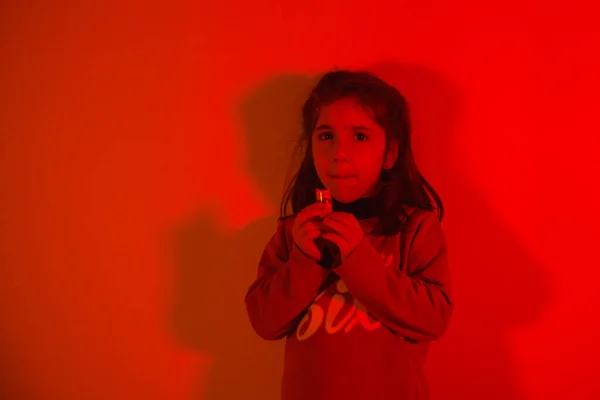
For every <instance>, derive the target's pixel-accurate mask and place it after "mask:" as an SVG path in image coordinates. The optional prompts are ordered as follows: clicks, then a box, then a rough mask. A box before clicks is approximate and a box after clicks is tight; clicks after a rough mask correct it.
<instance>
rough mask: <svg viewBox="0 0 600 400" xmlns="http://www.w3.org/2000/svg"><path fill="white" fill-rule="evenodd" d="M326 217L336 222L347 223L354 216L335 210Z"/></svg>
mask: <svg viewBox="0 0 600 400" xmlns="http://www.w3.org/2000/svg"><path fill="white" fill-rule="evenodd" d="M326 218H327V219H331V220H335V221H338V222H341V223H344V224H348V223H350V221H352V219H353V218H355V217H354V215H352V214H350V213H345V212H341V211H336V212H332V213H331V214H329V215H327V217H326Z"/></svg>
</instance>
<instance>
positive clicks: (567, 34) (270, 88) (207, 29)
mask: <svg viewBox="0 0 600 400" xmlns="http://www.w3.org/2000/svg"><path fill="white" fill-rule="evenodd" d="M115 3H116V4H118V3H119V2H115ZM283 3H288V4H283ZM324 3H326V4H324ZM558 3H559V2H546V1H528V2H525V3H523V2H521V1H508V2H501V3H493V5H490V3H489V2H478V1H464V0H462V1H454V2H441V1H418V2H417V1H393V2H392V1H390V2H384V1H379V0H375V1H371V2H368V4H367V5H368V6H367V7H364V8H361V9H358V8H355V7H350V6H349V3H348V2H347V1H330V2H320V1H316V0H310V1H303V2H297V1H296V2H269V1H265V0H260V1H258V2H246V1H242V0H239V1H237V2H235V3H234V4H228V3H227V2H214V3H210V4H209V3H208V2H205V1H199V2H189V3H187V4H186V3H179V2H166V3H164V4H162V5H157V4H152V3H148V2H141V1H138V2H129V3H127V4H125V5H122V4H119V5H96V6H91V5H85V6H84V5H81V4H80V3H79V2H73V4H66V3H65V4H58V3H55V2H52V4H50V3H48V2H41V1H39V2H37V3H36V2H16V1H14V2H6V1H5V2H3V5H2V6H1V7H0V29H1V31H2V35H1V36H0V37H1V42H0V43H1V46H2V47H1V50H2V52H1V54H2V62H1V64H0V65H1V66H0V70H1V71H2V74H1V75H0V76H1V78H0V83H1V88H0V96H1V97H0V98H1V100H2V111H1V113H2V118H1V122H0V123H1V125H0V127H1V130H0V185H1V186H0V188H1V197H0V234H1V236H0V238H1V242H0V243H1V247H0V267H1V270H0V272H1V276H0V296H1V297H0V299H1V301H0V318H1V319H0V323H1V325H0V328H1V330H0V352H1V354H2V356H1V357H0V369H1V373H0V393H1V394H3V397H2V398H3V399H19V400H20V399H26V400H29V399H44V400H46V399H84V398H85V399H141V398H144V399H173V400H178V399H202V400H218V399H237V398H245V399H250V398H260V399H267V400H269V399H272V400H274V399H275V398H276V393H277V390H278V377H279V374H280V373H281V362H282V343H266V342H262V341H261V340H260V339H258V338H257V337H256V336H255V335H254V334H253V332H252V331H251V329H250V327H249V324H248V322H247V319H246V316H245V310H244V306H243V296H244V294H245V291H246V289H247V287H248V285H249V284H250V282H251V280H252V279H253V278H254V274H255V264H256V260H257V257H258V256H259V255H260V252H261V250H262V248H261V247H262V246H263V245H264V244H265V243H266V240H267V239H268V238H269V236H270V235H271V234H272V232H273V229H274V220H275V216H276V215H275V213H276V211H277V206H278V201H279V196H280V194H281V189H282V181H283V179H284V172H285V169H284V166H285V165H287V163H288V162H289V160H290V158H289V149H290V145H291V142H292V140H293V135H294V134H295V133H297V130H298V124H297V115H298V111H299V107H300V104H301V101H302V97H303V96H304V95H305V93H306V90H307V88H308V87H309V85H310V84H311V83H312V82H313V81H314V77H315V76H316V74H318V73H320V72H322V71H324V70H326V69H328V68H331V67H333V66H340V67H350V68H368V69H372V70H374V71H376V72H379V73H381V75H382V76H383V77H384V78H386V79H388V80H389V81H390V82H391V83H394V84H396V85H397V86H398V87H399V88H400V89H401V90H403V91H404V92H405V94H406V96H407V97H408V99H409V102H410V103H411V104H412V106H413V111H414V120H415V134H416V135H417V136H416V139H415V140H416V147H417V155H418V157H419V161H420V163H421V166H422V169H423V170H424V172H425V173H426V174H427V176H428V177H429V178H430V180H431V181H432V183H433V184H434V185H435V186H436V187H437V188H438V190H439V192H440V194H441V195H442V196H443V198H444V200H445V202H446V206H447V219H446V220H445V225H444V226H445V229H446V232H447V236H448V241H449V244H450V251H451V259H452V270H453V275H454V292H455V293H454V295H455V301H456V303H455V307H456V308H455V309H456V311H455V317H454V319H453V322H452V325H451V328H450V330H449V332H448V334H447V335H446V337H444V338H443V339H442V340H441V341H439V342H438V343H436V344H435V346H434V347H433V350H432V353H431V358H430V362H429V366H428V372H429V376H430V378H431V385H432V390H433V392H434V394H435V398H436V399H461V400H465V399H484V398H485V399H517V400H521V399H522V400H533V399H566V398H573V399H580V400H581V399H597V398H600V383H599V382H600V381H599V380H598V379H597V375H598V371H599V367H600V364H599V362H598V359H600V346H599V344H598V340H597V337H598V336H599V335H600V324H599V323H598V321H597V316H598V315H599V313H598V307H599V306H600V299H599V296H597V295H596V294H595V290H596V289H597V281H598V279H599V278H600V273H599V272H598V266H599V265H600V263H599V262H598V257H597V255H596V253H595V251H594V250H596V246H597V243H596V241H597V240H598V238H600V230H599V228H598V222H600V221H599V220H600V216H599V212H598V206H597V204H598V202H599V201H600V196H599V195H598V193H597V190H596V186H597V184H598V182H600V167H599V163H598V159H597V150H598V144H599V142H600V140H599V139H598V137H599V135H598V132H599V128H600V126H599V125H600V124H599V123H598V118H597V114H598V109H599V106H600V103H599V101H598V90H599V89H600V79H599V75H598V70H599V68H600V62H599V56H598V55H597V54H598V44H597V42H598V39H599V38H600V32H599V31H598V28H597V25H595V24H597V21H596V20H597V17H598V15H599V12H600V7H599V6H598V5H597V4H598V2H592V1H589V2H588V3H589V4H585V5H584V4H581V3H580V2H576V1H571V2H562V5H560V6H559V5H557V4H558ZM254 394H256V395H255V396H254Z"/></svg>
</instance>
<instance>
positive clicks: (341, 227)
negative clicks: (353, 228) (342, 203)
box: [321, 217, 349, 234]
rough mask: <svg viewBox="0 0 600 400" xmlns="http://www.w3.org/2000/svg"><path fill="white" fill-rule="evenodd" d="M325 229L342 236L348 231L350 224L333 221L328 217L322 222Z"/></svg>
mask: <svg viewBox="0 0 600 400" xmlns="http://www.w3.org/2000/svg"><path fill="white" fill-rule="evenodd" d="M321 224H323V226H324V227H326V228H327V229H328V230H332V231H334V232H336V233H338V234H342V233H343V232H344V231H345V230H347V229H348V225H349V224H348V223H347V222H346V221H339V220H337V219H333V218H331V217H326V218H324V219H323V221H321Z"/></svg>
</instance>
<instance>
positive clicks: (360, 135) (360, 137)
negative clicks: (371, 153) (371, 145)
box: [356, 132, 369, 142]
mask: <svg viewBox="0 0 600 400" xmlns="http://www.w3.org/2000/svg"><path fill="white" fill-rule="evenodd" d="M356 139H358V140H359V141H361V142H363V141H365V140H367V139H369V137H368V136H367V135H366V134H364V133H362V132H358V133H357V134H356Z"/></svg>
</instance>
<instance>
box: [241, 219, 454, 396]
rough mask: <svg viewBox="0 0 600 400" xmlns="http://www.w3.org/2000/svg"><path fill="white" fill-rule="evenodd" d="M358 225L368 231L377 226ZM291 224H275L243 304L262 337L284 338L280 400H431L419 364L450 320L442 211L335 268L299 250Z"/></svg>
mask: <svg viewBox="0 0 600 400" xmlns="http://www.w3.org/2000/svg"><path fill="white" fill-rule="evenodd" d="M359 222H360V224H361V226H362V227H363V229H364V230H365V232H369V231H370V230H371V229H372V228H373V227H374V226H375V223H376V222H377V220H376V218H370V219H365V220H360V221H359ZM293 224H294V218H289V219H284V220H281V221H279V223H278V228H277V232H276V233H275V235H274V236H273V237H272V238H271V240H270V241H269V243H268V244H267V246H266V248H265V250H264V252H263V255H262V257H261V259H260V262H259V266H258V277H257V279H256V281H255V282H254V283H253V284H252V285H251V287H250V289H249V290H248V293H247V295H246V299H245V301H246V308H247V311H248V315H249V317H250V322H251V324H252V326H253V328H254V330H255V331H256V332H257V333H258V335H260V336H261V337H262V338H264V339H267V340H276V339H282V338H286V344H285V361H284V372H283V381H282V397H281V398H282V400H320V399H327V400H337V399H340V400H342V399H343V400H348V399H350V400H353V399H357V400H358V399H368V400H377V399H386V400H388V399H402V400H407V399H411V400H413V399H419V400H421V399H428V398H429V396H428V393H427V384H426V380H425V377H424V375H423V365H424V362H425V358H426V355H427V351H428V348H429V344H430V342H431V341H432V340H435V339H437V338H439V337H440V336H441V335H442V334H443V333H444V331H445V330H446V327H447V325H448V322H449V320H450V317H451V315H452V301H451V298H450V276H449V270H448V262H447V252H446V242H445V238H444V234H443V231H442V229H441V225H440V222H439V220H438V218H437V214H436V213H434V212H432V211H424V210H417V211H414V212H412V213H410V214H409V217H408V220H407V222H406V225H405V226H406V228H405V229H404V230H403V231H402V233H399V234H395V235H393V236H377V235H366V236H365V238H364V240H363V241H362V242H361V244H359V246H358V247H357V248H356V249H355V250H354V251H353V252H352V253H351V255H350V256H349V257H348V258H347V259H346V261H345V262H344V263H342V264H341V265H339V266H337V267H335V268H333V269H327V268H323V267H321V266H320V265H319V264H317V263H315V262H314V261H312V260H311V259H309V258H308V257H306V256H305V255H304V253H302V252H301V251H300V250H299V249H298V248H297V247H296V245H294V243H293V239H292V235H291V230H292V226H293Z"/></svg>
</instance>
